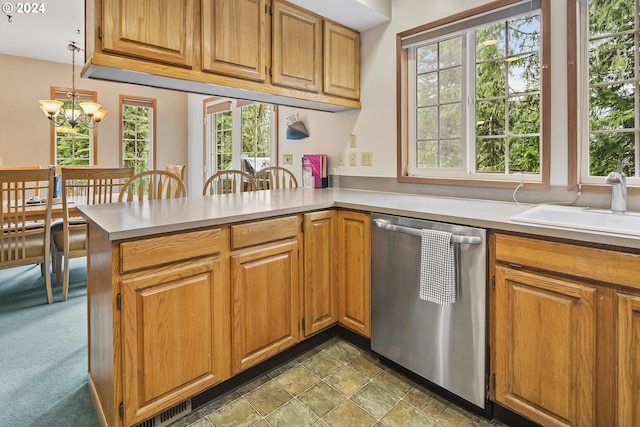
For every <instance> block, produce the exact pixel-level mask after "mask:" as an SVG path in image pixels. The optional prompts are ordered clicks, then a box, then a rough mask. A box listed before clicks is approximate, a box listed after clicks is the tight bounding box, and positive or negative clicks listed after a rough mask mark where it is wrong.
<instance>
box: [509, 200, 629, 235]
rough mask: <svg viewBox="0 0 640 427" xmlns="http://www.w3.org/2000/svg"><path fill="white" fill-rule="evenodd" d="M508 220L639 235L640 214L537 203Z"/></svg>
mask: <svg viewBox="0 0 640 427" xmlns="http://www.w3.org/2000/svg"><path fill="white" fill-rule="evenodd" d="M511 220H512V221H516V222H524V223H530V224H542V225H549V226H554V227H561V228H572V229H579V230H593V231H601V232H605V233H615V234H624V235H629V236H640V213H638V212H622V213H619V212H615V213H614V212H612V211H610V210H604V209H592V208H584V207H576V206H557V205H537V206H535V207H533V208H531V209H527V210H526V211H524V212H521V213H519V214H518V215H515V216H512V217H511Z"/></svg>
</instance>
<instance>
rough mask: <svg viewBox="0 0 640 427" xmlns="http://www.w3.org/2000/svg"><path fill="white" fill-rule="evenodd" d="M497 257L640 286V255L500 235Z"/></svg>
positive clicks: (586, 277)
mask: <svg viewBox="0 0 640 427" xmlns="http://www.w3.org/2000/svg"><path fill="white" fill-rule="evenodd" d="M496 260H498V261H503V262H506V263H511V264H518V265H523V266H524V265H527V266H530V267H534V268H540V269H543V270H549V271H555V272H559V273H563V274H568V275H571V276H576V277H581V278H585V279H592V280H598V281H601V282H607V283H612V284H616V285H621V286H629V287H633V288H640V255H637V254H630V253H626V252H616V251H611V250H607V249H599V248H591V247H587V246H581V245H573V244H568V243H558V242H550V241H546V240H538V239H530V238H526V237H517V236H510V235H503V234H496Z"/></svg>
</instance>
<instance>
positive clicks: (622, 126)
mask: <svg viewBox="0 0 640 427" xmlns="http://www.w3.org/2000/svg"><path fill="white" fill-rule="evenodd" d="M578 7H579V24H578V25H579V28H578V35H579V36H578V42H577V46H578V49H579V53H578V56H577V57H578V58H580V61H579V62H580V64H579V76H578V81H579V88H580V91H579V95H578V97H579V102H578V104H579V106H578V107H577V108H572V107H570V111H577V114H579V116H578V120H577V123H578V124H579V125H578V126H579V127H578V146H579V147H578V150H577V152H578V153H579V154H578V157H579V158H578V160H577V161H578V162H579V168H578V170H579V172H578V176H579V178H578V179H579V182H580V183H581V184H602V183H603V178H604V177H606V176H607V174H608V173H609V172H611V171H612V170H614V169H616V168H617V167H618V166H619V165H620V163H621V161H622V160H623V159H627V160H628V161H629V164H628V166H627V167H626V168H625V169H624V172H625V175H627V184H628V185H638V184H640V170H639V168H638V167H637V165H638V164H640V117H639V114H638V110H639V108H640V94H639V93H638V85H639V84H640V72H639V71H638V70H639V67H640V59H639V54H638V51H639V49H640V23H639V13H640V7H639V3H638V0H633V1H628V0H606V1H594V0H579V1H578ZM570 15H571V14H570ZM570 78H572V77H570ZM572 101H573V100H572V99H571V98H570V102H572ZM570 180H571V177H570Z"/></svg>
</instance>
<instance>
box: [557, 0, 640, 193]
mask: <svg viewBox="0 0 640 427" xmlns="http://www.w3.org/2000/svg"><path fill="white" fill-rule="evenodd" d="M633 2H634V4H636V7H638V1H637V0H633ZM575 6H576V7H577V17H578V19H577V22H578V23H577V41H576V47H577V49H576V62H577V73H576V76H575V78H576V79H577V87H578V94H577V97H578V102H577V109H576V114H577V117H578V119H577V122H576V123H577V153H576V154H577V159H576V163H577V179H578V183H579V184H580V185H587V186H589V185H603V183H604V178H605V177H606V175H602V176H601V175H597V176H596V175H591V174H590V169H591V167H590V141H589V136H590V129H589V108H590V107H589V88H590V87H589V65H588V61H587V59H586V58H588V49H589V35H588V25H589V24H588V0H576V4H575ZM568 7H571V5H568ZM638 13H640V8H638V9H637V10H636V14H635V16H636V19H635V27H636V28H635V29H636V40H635V48H636V50H637V49H638V47H639V46H640V40H638V39H639V38H640V36H638V30H639V28H638V27H639V26H640V17H639V16H638ZM639 58H640V54H636V58H635V61H636V64H635V66H634V68H635V69H636V76H635V81H634V85H635V127H634V128H633V129H625V131H626V132H628V133H634V134H635V135H634V139H635V145H636V148H635V154H634V155H635V159H634V161H635V176H627V177H626V180H627V186H640V71H638V67H639V66H640V64H638V61H639ZM570 96H571V94H570ZM569 179H570V181H571V177H570V178H569ZM607 187H608V186H607Z"/></svg>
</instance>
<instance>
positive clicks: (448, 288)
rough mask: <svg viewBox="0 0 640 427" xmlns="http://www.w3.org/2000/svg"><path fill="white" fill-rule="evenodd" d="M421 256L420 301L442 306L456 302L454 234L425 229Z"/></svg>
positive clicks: (422, 233) (422, 237) (422, 232)
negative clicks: (452, 239)
mask: <svg viewBox="0 0 640 427" xmlns="http://www.w3.org/2000/svg"><path fill="white" fill-rule="evenodd" d="M420 235H421V239H422V245H421V256H420V258H421V259H420V299H422V300H425V301H430V302H433V303H436V304H440V305H451V304H453V303H454V302H455V301H456V259H455V248H454V247H453V244H452V243H451V236H452V233H447V232H446V231H438V230H426V229H423V230H422V231H421V233H420Z"/></svg>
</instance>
